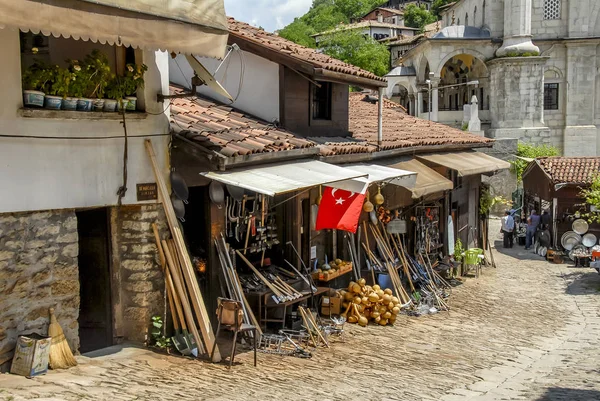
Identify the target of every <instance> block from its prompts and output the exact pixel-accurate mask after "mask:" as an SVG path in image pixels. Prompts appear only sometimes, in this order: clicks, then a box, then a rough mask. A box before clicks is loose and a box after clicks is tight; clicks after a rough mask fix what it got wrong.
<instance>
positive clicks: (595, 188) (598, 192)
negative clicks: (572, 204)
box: [579, 174, 600, 223]
mask: <svg viewBox="0 0 600 401" xmlns="http://www.w3.org/2000/svg"><path fill="white" fill-rule="evenodd" d="M579 196H581V197H582V198H583V199H585V203H586V204H588V205H589V206H593V207H594V209H595V210H594V211H590V212H589V213H583V214H582V216H583V217H584V218H586V219H587V220H588V221H589V222H590V223H600V174H597V175H596V176H595V177H594V179H593V181H592V185H590V186H589V188H582V189H581V191H580V192H579Z"/></svg>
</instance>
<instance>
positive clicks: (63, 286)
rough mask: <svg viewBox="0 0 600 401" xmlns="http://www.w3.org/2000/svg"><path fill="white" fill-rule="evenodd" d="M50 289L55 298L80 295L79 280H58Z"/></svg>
mask: <svg viewBox="0 0 600 401" xmlns="http://www.w3.org/2000/svg"><path fill="white" fill-rule="evenodd" d="M50 288H51V289H52V295H53V296H66V295H79V281H78V280H57V281H55V282H53V283H52V284H51V285H50Z"/></svg>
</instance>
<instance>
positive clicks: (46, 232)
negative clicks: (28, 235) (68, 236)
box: [36, 225, 60, 237]
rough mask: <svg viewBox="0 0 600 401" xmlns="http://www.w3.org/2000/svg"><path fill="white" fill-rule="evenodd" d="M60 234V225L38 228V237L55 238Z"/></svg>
mask: <svg viewBox="0 0 600 401" xmlns="http://www.w3.org/2000/svg"><path fill="white" fill-rule="evenodd" d="M59 232H60V226H59V225H44V226H41V227H38V229H37V230H36V235H37V236H38V237H42V236H55V235H58V233H59Z"/></svg>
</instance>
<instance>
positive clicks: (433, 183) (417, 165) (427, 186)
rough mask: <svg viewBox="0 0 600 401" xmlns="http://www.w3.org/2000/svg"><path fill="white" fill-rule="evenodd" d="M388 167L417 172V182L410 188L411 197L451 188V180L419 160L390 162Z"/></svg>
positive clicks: (417, 197) (414, 197)
mask: <svg viewBox="0 0 600 401" xmlns="http://www.w3.org/2000/svg"><path fill="white" fill-rule="evenodd" d="M390 167H393V168H399V169H403V170H410V171H415V172H416V173H417V182H416V184H415V186H414V187H412V188H410V191H411V192H412V198H413V199H419V198H420V197H422V196H427V195H431V194H434V193H437V192H442V191H447V190H451V189H452V188H453V185H452V181H450V180H449V179H447V178H446V177H444V176H443V175H441V174H438V173H437V172H436V171H435V170H432V169H430V168H429V167H427V166H426V165H424V164H423V163H421V162H420V161H417V160H414V159H413V160H409V161H405V162H400V163H396V164H392V165H391V166H390Z"/></svg>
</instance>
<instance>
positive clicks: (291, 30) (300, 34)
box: [279, 18, 316, 47]
mask: <svg viewBox="0 0 600 401" xmlns="http://www.w3.org/2000/svg"><path fill="white" fill-rule="evenodd" d="M314 33H315V30H314V29H313V28H311V27H310V26H309V25H308V24H307V23H306V22H304V21H302V20H301V19H300V18H296V19H294V22H292V23H291V24H289V25H288V26H286V27H285V28H283V29H282V30H280V31H279V36H281V37H282V38H284V39H287V40H291V41H292V42H294V43H298V44H299V45H302V46H306V47H315V45H316V43H315V39H314V38H312V37H311V36H310V35H313V34H314Z"/></svg>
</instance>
